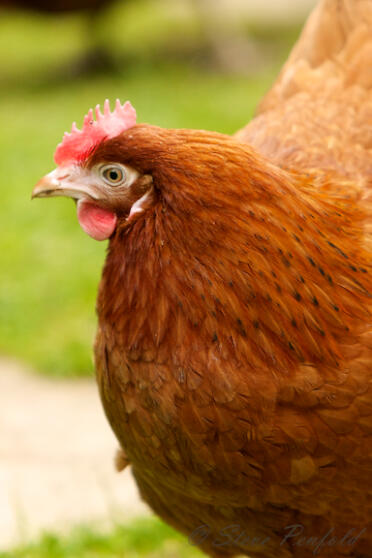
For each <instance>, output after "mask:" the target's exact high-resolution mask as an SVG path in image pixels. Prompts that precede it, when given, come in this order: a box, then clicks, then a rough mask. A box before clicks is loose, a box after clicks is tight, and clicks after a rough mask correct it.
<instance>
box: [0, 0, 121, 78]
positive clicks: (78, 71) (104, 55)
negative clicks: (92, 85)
mask: <svg viewBox="0 0 372 558" xmlns="http://www.w3.org/2000/svg"><path fill="white" fill-rule="evenodd" d="M112 2H113V0H53V1H52V2H51V1H50V0H0V7H1V6H5V7H6V8H10V9H25V10H32V11H35V12H43V13H44V12H45V13H48V14H53V15H54V17H56V16H58V14H60V13H65V12H67V13H69V12H85V17H86V25H87V34H86V36H87V51H86V53H84V54H83V55H82V56H81V57H80V58H79V59H76V60H74V61H72V62H71V63H70V64H69V66H68V67H65V68H63V67H62V72H63V73H64V74H66V77H75V76H80V75H82V74H90V73H96V72H100V71H103V70H104V71H107V70H112V69H113V65H114V59H113V56H112V54H111V53H110V50H109V49H108V48H107V46H106V45H104V44H103V43H102V41H101V37H100V32H99V24H100V20H101V16H102V14H103V11H104V10H105V8H107V6H108V5H109V4H111V3H112Z"/></svg>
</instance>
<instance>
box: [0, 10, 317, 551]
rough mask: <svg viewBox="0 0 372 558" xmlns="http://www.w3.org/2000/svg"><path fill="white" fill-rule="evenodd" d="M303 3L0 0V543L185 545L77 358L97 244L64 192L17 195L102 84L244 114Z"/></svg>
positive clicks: (198, 119)
mask: <svg viewBox="0 0 372 558" xmlns="http://www.w3.org/2000/svg"><path fill="white" fill-rule="evenodd" d="M314 4H315V0H266V1H265V2H262V0H116V1H112V0H55V1H54V2H48V0H17V1H16V0H14V1H13V0H0V123H1V127H0V191H1V206H0V207H1V209H0V214H1V218H0V265H1V270H2V272H1V275H0V357H1V358H0V526H1V527H0V557H2V558H5V557H10V556H11V557H12V558H14V557H25V558H26V557H27V558H28V557H30V558H34V557H35V558H36V557H37V558H43V557H47V558H50V557H58V558H60V557H61V558H70V557H71V558H72V557H74V558H75V557H76V558H80V557H89V558H93V557H101V556H105V557H111V556H112V557H114V556H115V557H117V556H125V557H126V558H134V557H140V556H148V557H152V558H157V557H160V556H162V557H168V558H170V557H173V556H174V557H180V558H182V557H183V556H184V557H189V556H190V557H191V556H198V555H199V554H198V552H197V551H196V550H195V549H194V548H193V547H192V546H191V545H189V544H187V541H186V539H183V538H182V537H180V536H178V535H177V534H175V533H174V532H173V531H172V530H171V529H170V528H168V527H166V526H164V525H163V524H162V523H161V522H160V521H158V520H155V519H153V518H152V517H151V516H150V514H149V513H148V511H147V510H146V508H145V506H144V505H142V504H141V503H140V502H139V499H138V495H137V494H136V490H135V488H134V486H133V483H132V480H131V477H130V474H129V472H128V474H127V472H126V473H124V475H116V474H115V473H114V472H113V459H112V456H113V454H114V451H115V441H114V439H113V436H112V434H111V433H110V431H109V429H108V427H107V425H106V422H105V419H104V417H103V413H102V411H101V407H100V403H99V400H98V396H97V394H96V389H95V386H94V381H93V365H92V359H91V354H92V349H91V346H92V340H93V337H94V330H95V325H96V318H95V310H94V308H95V297H96V290H97V285H98V281H99V278H100V273H101V268H102V264H103V261H104V255H105V243H97V242H95V241H93V240H92V239H90V238H89V237H87V236H86V235H84V233H83V232H82V231H81V229H80V228H79V226H78V224H77V220H76V216H75V210H74V204H73V203H72V202H71V200H65V199H53V200H48V201H45V200H40V201H35V202H33V203H32V204H31V203H30V194H31V190H32V187H33V185H34V183H35V182H36V181H37V180H38V179H39V178H40V177H41V176H42V175H43V174H45V173H46V172H49V170H51V169H52V168H53V167H54V164H53V152H54V149H55V147H56V145H57V143H58V142H59V141H60V140H61V138H62V134H63V132H64V131H65V130H66V129H68V130H69V129H70V127H71V123H72V121H74V120H76V121H77V124H78V126H79V125H80V124H81V123H82V120H83V117H84V114H85V113H86V112H87V110H88V109H89V108H90V107H91V106H95V105H96V104H97V103H101V104H102V103H103V101H104V99H105V98H109V99H111V100H112V101H113V100H114V99H116V98H117V97H119V98H120V99H121V100H122V101H125V100H127V99H129V100H130V101H131V102H132V104H133V105H134V107H135V108H136V110H137V114H138V120H139V121H140V122H149V123H152V124H156V125H159V126H163V127H188V128H205V129H210V130H217V131H220V132H224V133H228V134H230V133H233V132H235V131H236V130H237V129H239V128H240V127H242V126H244V125H245V124H246V123H247V122H248V121H249V119H250V118H252V116H253V114H254V110H255V107H256V105H257V103H258V101H259V99H260V98H261V97H262V95H263V94H264V93H265V91H266V90H267V89H268V88H269V86H270V84H271V83H272V81H273V80H274V78H275V76H276V74H277V73H278V71H279V69H280V67H281V65H282V64H283V62H284V61H285V59H286V57H287V55H288V53H289V51H290V49H291V47H292V45H293V43H294V42H295V40H296V38H297V37H298V34H299V32H300V29H301V27H302V25H303V22H304V20H305V18H306V16H307V14H308V13H309V11H310V10H311V8H312V7H313V6H314ZM146 514H147V517H146ZM142 516H144V517H145V518H144V519H142ZM72 526H75V527H73V529H72ZM71 529H72V531H71ZM9 549H10V550H9Z"/></svg>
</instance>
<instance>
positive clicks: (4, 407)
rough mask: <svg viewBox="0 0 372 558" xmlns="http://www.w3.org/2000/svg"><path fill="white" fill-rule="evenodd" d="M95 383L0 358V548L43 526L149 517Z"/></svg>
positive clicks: (53, 527) (65, 526)
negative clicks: (121, 460) (49, 375)
mask: <svg viewBox="0 0 372 558" xmlns="http://www.w3.org/2000/svg"><path fill="white" fill-rule="evenodd" d="M116 448H117V443H116V441H115V439H114V436H113V434H112V432H111V430H110V428H109V426H108V424H107V421H106V418H105V416H104V414H103V410H102V408H101V403H100V401H99V397H98V392H97V388H96V385H95V383H94V381H92V380H91V381H89V380H69V381H57V380H49V379H46V378H44V377H42V376H39V375H35V374H33V373H31V372H30V371H25V370H23V369H21V367H20V366H19V365H17V364H16V363H14V362H10V361H4V360H0V550H1V549H4V548H6V547H9V546H10V545H13V544H14V543H17V542H23V541H26V540H29V539H30V538H32V537H35V536H36V535H37V534H38V533H40V532H41V531H43V530H45V529H49V530H65V529H68V528H69V527H71V526H72V525H74V524H81V523H85V522H89V521H94V522H95V523H97V522H99V524H100V525H102V526H109V525H110V523H112V522H113V521H115V520H119V521H125V520H127V519H129V518H132V517H133V516H138V515H144V514H148V513H149V510H148V508H147V507H146V506H145V504H144V503H142V502H141V501H140V499H139V496H138V493H137V489H136V487H135V484H134V481H133V479H132V476H131V474H130V471H129V470H128V469H127V470H126V471H125V472H122V473H117V472H116V471H115V469H114V462H113V459H114V455H115V451H116Z"/></svg>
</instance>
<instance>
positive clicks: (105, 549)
mask: <svg viewBox="0 0 372 558" xmlns="http://www.w3.org/2000/svg"><path fill="white" fill-rule="evenodd" d="M142 556H145V557H146V558H202V557H203V556H205V555H204V554H202V553H201V552H200V551H198V550H197V549H196V548H195V547H193V546H191V544H189V543H188V541H187V539H186V538H185V537H183V536H182V535H180V534H178V533H177V532H176V531H174V530H173V529H171V528H170V527H168V526H167V525H165V524H164V523H162V522H161V521H159V520H157V519H138V520H136V521H134V522H133V523H131V524H129V525H127V526H125V527H123V526H116V527H115V528H114V529H113V530H112V531H111V532H109V533H102V532H99V530H97V529H93V528H92V527H78V528H75V529H74V530H73V531H72V532H71V533H70V534H69V535H56V534H52V533H46V534H44V535H43V536H42V537H41V538H40V539H39V540H38V541H37V542H35V543H31V544H26V545H23V546H20V547H17V548H13V549H11V550H10V551H7V552H0V558H140V557H142Z"/></svg>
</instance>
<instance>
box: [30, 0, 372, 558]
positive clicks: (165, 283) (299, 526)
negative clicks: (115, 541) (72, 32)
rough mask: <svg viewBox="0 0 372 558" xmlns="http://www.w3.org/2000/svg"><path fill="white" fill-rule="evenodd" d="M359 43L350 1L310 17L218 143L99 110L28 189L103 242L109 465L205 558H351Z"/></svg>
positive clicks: (369, 330)
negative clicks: (74, 211)
mask: <svg viewBox="0 0 372 558" xmlns="http://www.w3.org/2000/svg"><path fill="white" fill-rule="evenodd" d="M371 29H372V1H371V0H353V1H352V0H323V1H321V2H320V4H319V5H318V7H317V8H316V9H315V11H314V13H313V14H312V15H311V17H310V19H309V21H308V23H307V25H306V27H305V29H304V32H303V34H302V36H301V38H300V40H299V42H298V44H297V46H296V47H295V49H294V51H293V52H292V54H291V56H290V58H289V60H288V62H287V64H286V65H285V66H284V69H283V71H282V73H281V74H280V76H279V79H278V81H277V82H276V84H275V85H274V87H273V89H272V90H271V92H270V93H269V94H268V95H267V96H266V97H265V99H264V101H263V102H262V104H261V107H260V111H259V114H258V116H257V117H256V118H255V119H254V120H253V121H252V122H251V123H250V124H249V125H248V126H247V127H246V128H245V129H244V130H242V131H240V132H239V133H238V134H237V135H236V136H235V137H228V136H226V135H222V134H218V133H213V132H207V131H199V130H167V129H162V128H158V127H154V126H149V125H144V124H141V125H136V124H135V112H134V109H133V108H132V107H131V105H130V104H129V103H126V104H125V105H124V106H121V105H120V103H119V102H117V105H116V108H115V110H114V111H113V112H112V113H111V112H110V109H109V106H108V103H107V102H106V104H105V110H104V114H101V112H100V111H99V107H98V108H97V109H96V115H97V116H96V120H94V119H93V112H92V111H90V112H89V113H88V115H87V116H86V118H85V121H84V126H83V129H82V130H81V131H79V130H78V129H77V128H76V126H75V125H73V129H72V132H71V134H70V135H66V136H65V138H64V140H63V142H62V144H60V145H59V146H58V148H57V151H56V154H55V160H56V163H57V165H58V166H57V169H56V170H54V171H53V172H51V173H50V174H49V175H47V176H46V177H44V178H43V179H42V180H41V181H40V182H39V183H38V184H37V185H36V187H35V189H34V192H33V195H34V196H35V197H42V196H55V195H64V196H70V197H72V198H75V199H76V200H77V208H78V218H79V221H80V224H81V225H82V227H83V229H84V230H85V231H86V232H88V233H89V234H90V235H91V236H93V237H94V238H96V239H99V240H102V239H106V238H110V241H109V248H108V254H107V259H106V263H105V266H104V270H103V276H102V280H101V284H100V288H99V295H98V302H97V310H98V318H99V327H98V333H97V338H96V343H95V358H96V369H97V379H98V384H99V389H100V393H101V397H102V401H103V405H104V408H105V412H106V414H107V417H108V420H109V422H110V424H111V426H112V428H113V430H114V432H115V434H116V436H117V438H118V440H119V442H120V445H121V447H122V453H121V455H120V458H119V466H120V467H124V466H125V465H126V464H128V463H130V464H131V466H132V470H133V474H134V476H135V478H136V481H137V483H138V486H139V489H140V492H141V495H142V497H143V498H144V500H145V501H146V502H148V504H149V505H150V506H151V507H152V509H153V510H154V511H155V512H156V513H157V514H158V515H160V516H161V517H162V518H163V519H164V520H165V521H167V522H168V523H170V524H171V525H173V526H174V527H175V528H176V529H178V530H180V531H182V532H183V533H185V534H186V535H187V536H189V537H190V541H191V542H192V543H193V544H197V545H198V546H200V548H202V549H203V550H204V551H205V552H206V553H207V554H208V555H209V556H214V557H217V556H235V555H238V554H245V555H249V556H251V557H252V558H253V557H254V558H256V557H257V558H259V557H265V558H270V557H271V558H273V557H276V558H289V557H301V558H309V557H311V556H314V555H317V556H321V557H341V556H348V557H354V558H356V557H358V558H362V557H364V558H366V557H370V556H372V548H371V546H372V532H371V511H372V499H371V497H372V487H371V474H372V444H371V441H372V386H371V380H372V366H371V362H372V326H371V310H372V299H371V273H372V266H371V256H372V244H371V225H372V206H371V201H372V200H371V194H372V183H371V177H372V126H371V125H372V98H371V89H372V65H371V59H372V33H371Z"/></svg>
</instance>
